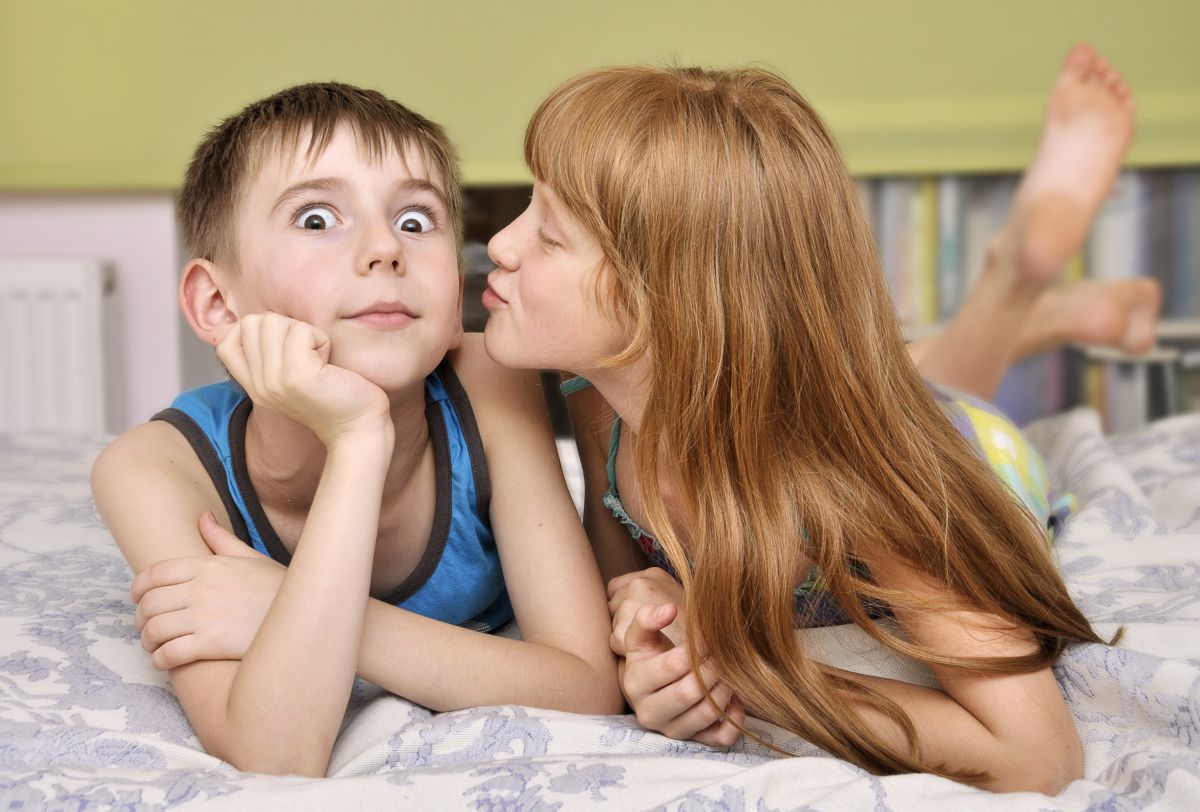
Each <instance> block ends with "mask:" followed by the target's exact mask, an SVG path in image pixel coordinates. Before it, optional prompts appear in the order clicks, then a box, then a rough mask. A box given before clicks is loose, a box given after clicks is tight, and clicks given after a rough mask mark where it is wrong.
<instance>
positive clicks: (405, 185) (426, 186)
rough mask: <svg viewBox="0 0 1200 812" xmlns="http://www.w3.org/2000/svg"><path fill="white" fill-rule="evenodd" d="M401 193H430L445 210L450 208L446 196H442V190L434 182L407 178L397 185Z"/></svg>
mask: <svg viewBox="0 0 1200 812" xmlns="http://www.w3.org/2000/svg"><path fill="white" fill-rule="evenodd" d="M396 186H398V187H399V188H400V189H401V191H405V192H429V193H430V194H431V195H433V196H434V197H436V198H437V199H438V202H439V203H441V204H442V206H443V207H445V208H450V205H449V203H447V202H446V196H445V195H444V194H442V190H441V189H439V188H438V187H437V185H436V184H434V183H433V182H432V181H429V180H426V179H425V178H405V179H404V180H402V181H400V182H399V183H397V184H396Z"/></svg>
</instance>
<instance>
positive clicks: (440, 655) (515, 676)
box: [359, 600, 624, 714]
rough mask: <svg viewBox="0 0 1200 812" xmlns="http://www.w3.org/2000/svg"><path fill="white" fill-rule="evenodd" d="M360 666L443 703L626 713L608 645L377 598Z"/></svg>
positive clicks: (410, 693)
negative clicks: (517, 636)
mask: <svg viewBox="0 0 1200 812" xmlns="http://www.w3.org/2000/svg"><path fill="white" fill-rule="evenodd" d="M359 674H360V675H361V676H362V677H363V678H364V679H367V680H370V681H371V682H373V683H375V684H376V685H379V686H380V687H382V688H384V689H386V690H388V691H390V692H391V693H394V694H396V695H398V696H402V697H404V698H405V699H408V700H409V701H412V702H416V703H418V704H420V705H423V706H425V707H427V708H430V709H432V710H436V711H446V710H456V709H458V708H466V707H475V706H482V705H502V704H503V705H527V706H530V707H538V708H550V709H554V710H563V711H569V712H573V713H596V714H599V713H621V712H623V710H624V701H623V700H622V699H621V695H620V691H619V689H617V688H616V680H615V674H616V665H615V662H614V660H613V658H612V656H611V654H610V653H608V652H602V653H598V654H597V656H595V657H587V658H585V657H583V656H579V655H577V654H574V653H572V652H570V651H567V650H565V647H563V648H559V647H555V646H553V645H549V644H546V643H538V642H531V641H524V640H513V639H510V638H506V637H500V636H498V635H488V634H481V633H480V632H476V631H471V630H469V629H464V628H462V627H459V626H453V625H450V624H448V623H442V622H440V621H436V620H432V619H430V618H427V617H422V616H420V615H417V614H414V613H412V612H407V611H405V610H403V609H399V608H397V607H395V606H391V605H389V604H386V603H383V602H382V601H378V600H371V601H370V603H369V605H368V607H367V619H366V624H365V626H364V629H363V637H362V646H361V649H360V652H359Z"/></svg>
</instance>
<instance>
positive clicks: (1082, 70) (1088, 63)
mask: <svg viewBox="0 0 1200 812" xmlns="http://www.w3.org/2000/svg"><path fill="white" fill-rule="evenodd" d="M1095 61H1096V49H1095V48H1093V47H1092V45H1091V43H1089V42H1081V43H1079V44H1078V45H1076V46H1075V47H1074V48H1072V49H1071V50H1070V52H1068V53H1067V58H1066V61H1065V62H1064V63H1063V67H1064V69H1065V70H1066V71H1067V72H1068V73H1072V74H1074V75H1075V76H1077V77H1079V78H1084V77H1085V76H1087V74H1088V71H1090V70H1091V69H1092V64H1093V63H1094V62H1095Z"/></svg>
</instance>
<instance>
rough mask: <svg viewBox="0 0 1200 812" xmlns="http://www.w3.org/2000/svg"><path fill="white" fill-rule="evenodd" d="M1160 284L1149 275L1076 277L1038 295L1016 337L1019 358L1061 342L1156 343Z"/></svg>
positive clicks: (1125, 347)
mask: <svg viewBox="0 0 1200 812" xmlns="http://www.w3.org/2000/svg"><path fill="white" fill-rule="evenodd" d="M1161 305H1162V289H1161V288H1160V286H1159V284H1158V282H1157V281H1155V280H1153V279H1118V280H1115V281H1112V282H1076V283H1074V284H1071V285H1066V286H1064V287H1060V288H1052V289H1050V290H1047V291H1046V292H1045V293H1043V294H1042V295H1041V296H1039V297H1038V300H1037V302H1036V303H1035V304H1034V306H1033V309H1032V310H1031V311H1030V313H1029V318H1028V319H1026V322H1025V324H1024V326H1023V327H1022V328H1021V334H1020V337H1019V338H1018V340H1017V353H1016V357H1017V358H1022V357H1024V356H1026V355H1032V354H1033V353H1036V352H1040V351H1041V350H1045V349H1050V348H1051V347H1055V346H1058V345H1060V344H1064V343H1071V344H1086V345H1089V346H1099V347H1111V348H1113V349H1118V350H1121V351H1122V352H1125V353H1128V354H1130V355H1138V354H1140V353H1144V352H1146V351H1147V350H1149V349H1150V348H1151V347H1152V346H1154V339H1155V334H1156V331H1157V328H1158V314H1159V308H1160V307H1161Z"/></svg>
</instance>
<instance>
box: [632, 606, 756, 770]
mask: <svg viewBox="0 0 1200 812" xmlns="http://www.w3.org/2000/svg"><path fill="white" fill-rule="evenodd" d="M676 614H677V609H676V607H675V605H674V604H670V603H667V604H661V605H653V604H647V605H645V606H643V607H641V608H640V609H638V610H637V611H636V612H635V613H634V615H633V618H632V620H631V621H630V623H629V626H628V628H627V629H626V631H625V641H624V649H625V651H626V654H625V659H624V660H623V661H622V662H621V663H620V664H619V674H620V680H621V690H622V691H623V692H624V694H625V698H626V700H628V702H629V704H630V705H631V706H632V707H633V710H634V713H635V714H636V715H637V720H638V723H639V724H641V725H642V727H645V728H647V729H648V730H656V731H658V732H660V733H662V734H663V735H664V736H669V737H671V738H672V739H694V740H695V741H698V742H700V743H701V744H707V745H709V746H710V747H730V746H732V745H733V744H734V743H735V742H736V741H737V740H738V739H739V738H740V737H741V731H739V730H738V728H737V727H736V726H735V723H736V724H739V725H740V724H744V723H745V721H746V712H745V711H744V710H743V709H742V707H741V705H740V704H739V703H738V701H737V699H736V698H734V696H733V693H732V691H730V690H729V688H728V687H726V686H725V685H724V684H723V683H722V682H721V681H720V679H719V675H718V674H717V670H716V666H714V665H713V663H712V661H711V660H709V659H705V660H702V661H701V663H700V675H701V678H702V679H703V685H701V681H700V680H699V679H697V677H696V674H695V672H693V671H692V667H691V663H690V662H689V661H688V652H687V648H686V647H685V646H680V645H673V644H672V643H671V641H670V640H669V639H667V637H666V635H664V634H663V633H662V629H664V628H666V626H667V625H668V624H670V623H671V621H672V620H674V619H675V615H676ZM704 688H708V690H709V693H711V695H712V698H713V700H714V701H715V702H716V707H714V706H713V703H712V702H709V701H708V699H707V698H706V697H705V695H704V690H703V689H704Z"/></svg>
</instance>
